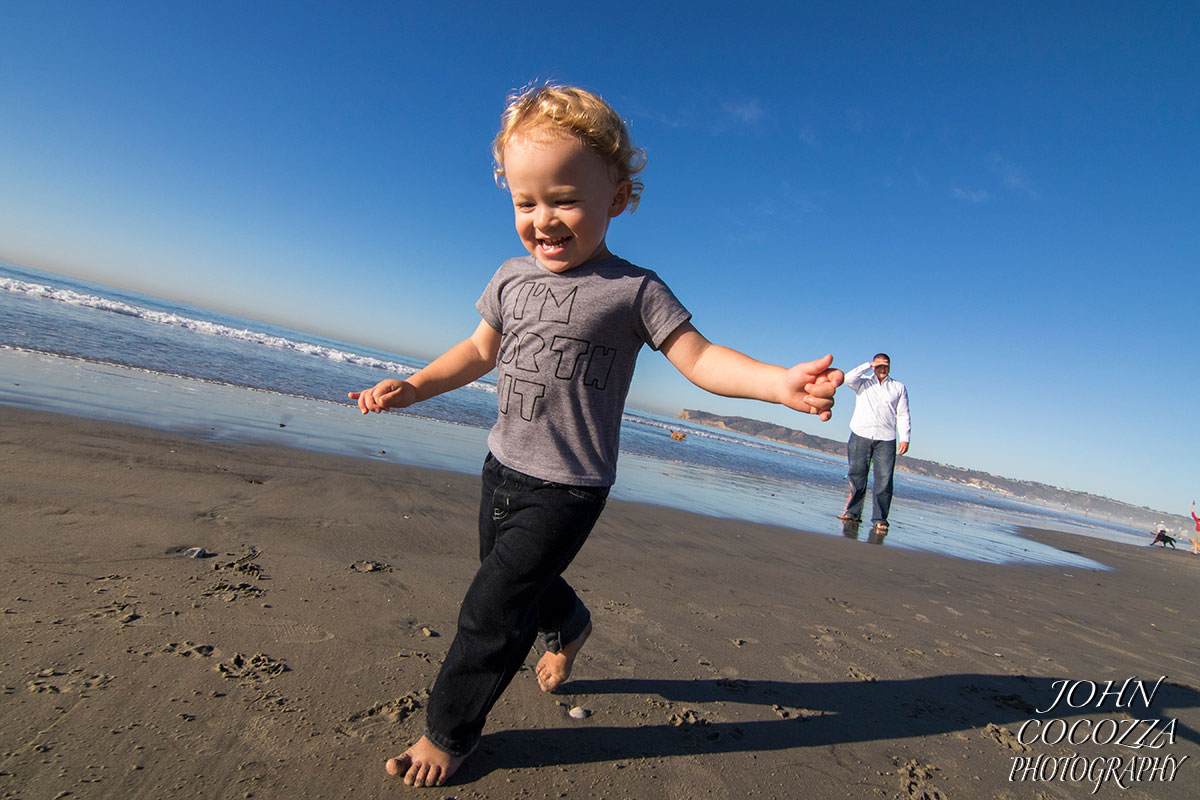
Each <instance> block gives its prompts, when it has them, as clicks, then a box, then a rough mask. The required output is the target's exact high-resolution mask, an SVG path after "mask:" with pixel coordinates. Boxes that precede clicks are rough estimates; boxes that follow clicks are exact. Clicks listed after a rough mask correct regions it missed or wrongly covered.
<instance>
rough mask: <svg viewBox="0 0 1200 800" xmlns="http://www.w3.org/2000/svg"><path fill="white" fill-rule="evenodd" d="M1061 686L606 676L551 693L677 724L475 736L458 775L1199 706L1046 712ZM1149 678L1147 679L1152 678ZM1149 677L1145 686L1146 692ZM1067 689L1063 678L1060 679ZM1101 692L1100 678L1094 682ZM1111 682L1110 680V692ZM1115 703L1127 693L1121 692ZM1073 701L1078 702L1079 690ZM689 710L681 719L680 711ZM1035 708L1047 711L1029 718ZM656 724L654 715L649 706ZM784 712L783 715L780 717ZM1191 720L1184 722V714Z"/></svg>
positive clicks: (1172, 698) (1164, 714) (1176, 698)
mask: <svg viewBox="0 0 1200 800" xmlns="http://www.w3.org/2000/svg"><path fill="white" fill-rule="evenodd" d="M1061 680H1063V679H1061V678H1027V677H1024V676H1013V675H979V674H968V675H941V676H936V677H929V678H914V679H911V680H881V681H871V682H865V681H846V682H839V683H787V682H782V681H745V680H730V679H717V680H694V681H680V680H656V679H611V680H595V681H588V680H582V681H573V682H571V683H569V684H567V685H566V687H564V689H565V690H566V691H564V692H562V693H561V694H563V695H565V696H568V697H570V696H574V700H575V701H577V702H582V703H584V704H585V705H586V700H585V699H584V698H585V697H587V696H593V697H594V696H597V695H628V696H629V704H630V707H631V708H636V709H640V708H646V707H648V706H647V704H646V700H647V699H653V698H662V699H664V700H668V701H671V702H672V703H676V704H680V705H679V706H678V707H676V708H675V709H674V710H675V711H677V712H679V713H680V715H682V716H680V717H678V718H677V719H675V720H673V721H672V722H667V721H666V720H664V723H663V724H651V725H635V726H624V727H604V726H602V725H598V724H595V722H592V723H584V724H579V725H573V726H571V727H560V728H554V729H546V730H507V731H498V732H496V733H489V734H487V735H485V736H484V738H483V741H482V743H481V748H480V753H479V754H477V756H476V757H475V758H473V759H472V760H471V761H470V762H468V764H466V765H465V767H464V770H463V772H464V773H468V774H466V775H463V778H466V779H471V778H478V777H480V776H481V775H483V774H486V773H488V772H490V771H492V770H494V769H514V768H520V767H533V766H560V765H571V764H588V763H595V762H602V761H619V760H622V759H635V758H655V757H666V756H681V755H706V754H724V753H739V752H766V751H775V750H786V749H790V748H803V747H814V746H823V745H834V744H845V743H851V742H864V741H879V740H887V739H899V738H908V737H914V736H936V735H939V734H944V733H950V732H954V731H968V730H975V729H979V728H984V727H986V726H987V725H988V724H989V723H994V724H996V725H1006V726H1013V727H1014V728H1015V727H1017V726H1019V725H1020V723H1022V722H1024V721H1025V720H1027V719H1031V718H1038V719H1041V720H1043V721H1045V720H1050V719H1056V718H1064V719H1065V718H1080V717H1088V718H1090V719H1093V720H1098V719H1099V718H1101V717H1105V716H1114V712H1116V714H1115V715H1117V716H1123V715H1124V714H1123V712H1125V711H1127V712H1128V715H1129V716H1130V717H1133V718H1136V719H1161V720H1162V721H1163V722H1162V723H1161V724H1160V725H1159V730H1161V728H1162V726H1163V725H1165V724H1166V723H1167V720H1168V719H1171V718H1176V717H1177V715H1178V712H1179V711H1180V710H1188V709H1196V708H1200V692H1197V691H1196V690H1195V689H1193V688H1190V687H1185V686H1180V685H1177V684H1171V683H1168V682H1167V681H1163V682H1162V684H1161V685H1160V686H1159V689H1158V691H1157V693H1156V694H1155V695H1154V698H1153V702H1152V704H1151V706H1150V707H1149V708H1147V707H1146V704H1145V703H1144V702H1143V700H1142V699H1141V696H1140V695H1136V696H1135V699H1134V700H1133V702H1132V703H1129V704H1127V705H1126V706H1124V707H1122V708H1121V709H1117V708H1116V707H1115V702H1114V699H1113V698H1112V697H1109V698H1108V700H1106V701H1105V703H1104V705H1103V707H1101V708H1096V706H1095V701H1093V702H1092V704H1091V705H1090V706H1089V707H1084V708H1072V707H1069V706H1068V704H1067V703H1066V702H1061V703H1059V704H1058V706H1057V707H1055V708H1053V709H1049V708H1048V707H1049V706H1051V705H1052V704H1053V703H1054V701H1055V698H1057V697H1058V696H1059V692H1060V689H1061V688H1062V685H1061V684H1059V683H1057V682H1058V681H1061ZM1154 680H1156V679H1154ZM1154 680H1147V681H1146V688H1147V690H1151V689H1153V688H1154ZM1072 682H1073V681H1072ZM1098 683H1099V687H1100V689H1101V690H1103V688H1104V683H1103V682H1098ZM1119 686H1120V682H1118V683H1117V688H1119ZM1125 696H1126V698H1129V697H1130V696H1133V693H1132V690H1131V691H1130V692H1127V693H1126V695H1125ZM1077 697H1080V698H1083V697H1086V695H1085V694H1080V695H1077ZM689 703H691V704H696V706H699V707H698V708H692V709H691V711H692V712H693V713H692V714H691V715H688V714H687V711H688V710H689V708H688V706H687V704H689ZM707 703H721V704H724V705H736V704H744V705H763V706H767V707H768V708H771V709H774V711H775V714H776V715H778V716H779V717H780V718H779V719H770V720H751V721H742V722H712V723H709V722H706V721H704V720H703V719H702V717H703V715H704V714H705V713H706V712H705V711H704V709H703V704H707ZM1037 709H1047V713H1044V714H1038V713H1037ZM661 713H662V714H663V716H664V717H666V715H667V713H668V712H667V711H666V710H661ZM785 715H786V716H785ZM1189 716H1191V715H1189ZM1175 737H1176V741H1181V740H1186V741H1191V742H1193V743H1197V744H1200V734H1198V733H1197V730H1196V729H1195V728H1194V727H1188V726H1187V725H1185V724H1184V723H1183V721H1182V720H1178V721H1177V725H1176V728H1175Z"/></svg>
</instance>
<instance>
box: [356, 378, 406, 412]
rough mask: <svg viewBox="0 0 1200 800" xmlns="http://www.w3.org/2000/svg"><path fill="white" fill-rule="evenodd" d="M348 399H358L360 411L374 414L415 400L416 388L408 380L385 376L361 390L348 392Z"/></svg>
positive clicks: (404, 406)
mask: <svg viewBox="0 0 1200 800" xmlns="http://www.w3.org/2000/svg"><path fill="white" fill-rule="evenodd" d="M350 399H351V400H357V401H358V407H359V409H360V410H361V411H362V413H364V414H366V413H367V412H368V411H374V412H375V413H376V414H378V413H380V412H382V411H387V410H388V409H389V408H406V407H408V406H411V405H412V404H413V403H415V402H417V390H416V389H415V388H414V387H413V385H412V384H411V383H409V382H408V381H398V380H396V379H395V378H387V379H386V380H382V381H380V382H379V383H377V384H375V385H374V386H372V387H371V388H370V389H365V390H363V391H361V392H350Z"/></svg>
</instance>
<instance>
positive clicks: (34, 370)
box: [0, 261, 1147, 569]
mask: <svg viewBox="0 0 1200 800" xmlns="http://www.w3.org/2000/svg"><path fill="white" fill-rule="evenodd" d="M424 363H425V362H423V361H421V360H420V359H416V358H412V357H410V356H406V355H403V354H399V353H391V352H387V351H383V350H378V349H375V348H371V347H367V346H364V345H361V344H352V343H349V342H342V341H337V340H334V339H330V338H327V337H323V336H319V335H317V334H313V333H306V332H303V331H297V330H290V329H287V328H283V327H279V326H277V325H271V324H268V323H265V322H259V321H256V320H251V319H245V318H241V317H236V316H232V315H229V314H223V313H221V312H217V311H212V310H209V309H204V308H199V307H196V306H190V305H187V304H183V303H178V302H172V301H169V300H164V299H162V298H157V297H151V296H148V295H143V294H138V293H135V292H131V291H127V290H123V289H117V288H113V287H109V286H102V285H99V284H95V283H90V282H88V281H83V280H80V279H76V278H69V277H64V276H62V275H55V274H52V273H48V272H43V271H39V270H33V269H29V268H25V267H20V266H17V265H14V264H9V263H7V262H3V261H0V404H5V405H13V406H23V407H30V408H40V409H44V410H48V411H56V412H61V413H67V414H73V415H76V416H85V417H93V418H101V419H109V420H113V421H118V422H129V423H134V424H139V425H146V426H150V427H157V428H162V429H167V430H175V431H182V432H186V433H190V434H193V435H197V436H201V437H204V438H208V439H214V440H239V441H261V442H269V443H276V444H283V445H288V446H293V447H302V448H307V449H313V450H320V451H325V452H335V453H341V454H346V455H353V456H359V457H364V458H376V459H386V460H391V461H396V462H401V463H405V464H414V465H418V466H429V467H437V468H441V469H450V470H455V471H459V472H468V473H474V472H477V471H478V469H479V466H480V464H481V462H482V460H483V457H484V455H485V454H486V452H487V445H486V438H487V428H488V427H489V426H490V425H491V424H492V422H493V421H494V420H495V416H496V390H495V383H494V381H491V380H489V379H488V378H484V379H482V380H480V381H478V382H476V383H473V384H471V385H469V386H466V387H463V388H462V389H459V390H457V391H454V392H451V393H448V394H446V395H443V396H441V397H438V398H434V399H433V400H430V401H428V402H426V403H422V404H419V405H417V406H414V407H411V408H409V409H405V410H404V411H402V412H389V413H388V414H385V415H369V416H367V417H363V416H362V415H361V414H359V412H358V409H357V407H355V406H353V405H351V404H350V403H349V401H348V400H347V399H346V393H347V392H348V391H350V390H354V389H360V388H364V387H367V386H371V385H374V384H375V383H377V382H378V381H379V380H381V379H383V378H384V377H389V376H399V377H403V376H405V375H411V374H412V373H413V372H415V371H416V370H418V369H420V368H421V367H422V366H424ZM672 431H679V432H683V433H686V434H687V438H686V439H684V440H683V441H681V442H677V441H675V440H673V439H672V438H671V437H670V433H671V432H672ZM846 488H847V482H846V466H845V463H844V461H843V460H842V459H839V458H833V457H831V456H826V455H824V454H821V453H815V452H812V451H808V450H804V449H801V448H797V447H791V446H788V445H782V444H775V443H772V442H768V441H765V440H762V439H756V438H753V437H749V436H743V435H741V434H736V433H730V432H726V431H720V430H716V429H712V428H706V427H704V426H700V425H695V424H692V423H687V422H683V421H680V420H676V419H671V418H667V417H662V416H659V415H656V414H651V413H648V412H642V411H638V410H636V409H627V412H626V414H625V417H624V420H623V424H622V434H621V461H620V465H619V468H618V478H617V483H616V485H615V486H614V487H613V493H612V496H613V497H616V498H621V499H625V500H633V501H638V502H645V503H652V504H657V505H664V506H669V507H673V508H681V509H686V510H689V511H695V512H698V513H703V514H708V515H711V516H717V517H725V518H730V519H742V520H749V521H754V522H765V523H770V524H775V525H782V526H786V527H792V528H798V529H805V530H813V531H818V532H824V533H828V534H830V535H835V536H843V535H845V534H844V532H843V529H842V526H841V524H840V523H839V522H837V521H836V520H835V519H834V517H835V515H836V514H837V513H838V512H839V511H840V510H841V508H842V506H843V504H844V501H845V494H846ZM895 491H896V498H895V500H894V502H893V506H892V513H891V531H890V532H889V534H888V535H887V537H886V538H885V539H884V540H883V541H882V542H878V541H875V540H872V539H870V537H868V536H866V527H867V526H864V529H863V533H862V538H861V539H860V540H859V541H860V543H861V544H862V545H863V546H871V545H874V544H882V545H883V546H887V547H900V548H906V549H915V550H929V551H936V552H941V553H945V554H948V555H952V556H957V557H961V558H968V559H972V560H978V561H986V562H991V563H996V564H1006V563H1033V564H1052V565H1058V566H1063V567H1071V568H1075V569H1102V568H1103V567H1101V565H1099V564H1097V563H1096V562H1094V561H1091V560H1090V559H1087V558H1085V557H1083V556H1081V555H1079V554H1077V553H1073V552H1069V551H1063V550H1058V549H1055V548H1051V547H1048V546H1045V545H1041V544H1038V543H1036V542H1032V541H1029V540H1028V539H1025V538H1022V537H1020V536H1019V535H1017V528H1018V527H1019V526H1022V525H1028V526H1032V527H1048V528H1055V529H1058V530H1066V531H1070V532H1073V533H1078V534H1081V535H1087V536H1096V537H1101V538H1105V539H1111V540H1117V541H1124V542H1128V543H1134V544H1144V543H1145V542H1146V541H1147V540H1146V537H1145V535H1144V534H1143V533H1142V532H1140V531H1133V530H1129V529H1127V528H1126V527H1123V526H1122V525H1121V524H1120V523H1119V522H1112V521H1107V520H1098V519H1091V518H1088V517H1087V516H1084V515H1082V514H1079V513H1075V512H1073V511H1072V510H1071V509H1069V508H1067V509H1064V508H1048V507H1041V506H1037V505H1033V504H1029V503H1024V502H1021V501H1018V500H1014V499H1013V498H1010V497H1006V496H1003V495H998V494H993V493H990V492H982V491H979V490H976V489H968V488H965V487H960V486H955V485H952V484H949V483H944V482H940V481H933V480H928V479H924V478H918V477H915V476H911V475H907V474H904V473H900V472H897V473H896V490H895ZM868 502H869V501H868ZM855 538H857V537H855Z"/></svg>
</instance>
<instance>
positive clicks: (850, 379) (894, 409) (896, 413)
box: [846, 361, 912, 442]
mask: <svg viewBox="0 0 1200 800" xmlns="http://www.w3.org/2000/svg"><path fill="white" fill-rule="evenodd" d="M846 385H847V386H849V387H850V388H851V389H853V390H854V394H855V395H857V398H856V399H855V401H854V415H853V416H851V417H850V430H851V431H852V432H854V433H856V434H858V435H859V436H861V437H863V438H864V439H878V440H880V441H889V440H892V439H896V438H899V440H900V441H902V442H909V441H912V440H911V439H910V438H909V434H910V433H911V432H912V431H911V428H910V422H909V418H908V390H907V389H905V388H904V384H903V383H901V382H900V381H898V380H894V379H893V378H892V377H891V376H888V377H887V378H884V379H883V380H882V381H880V380H879V379H878V378H876V377H875V368H874V367H873V366H871V362H870V361H868V362H867V363H865V364H862V365H860V366H857V367H855V368H854V369H852V370H850V371H849V372H847V373H846Z"/></svg>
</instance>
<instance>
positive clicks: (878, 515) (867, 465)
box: [846, 432, 896, 522]
mask: <svg viewBox="0 0 1200 800" xmlns="http://www.w3.org/2000/svg"><path fill="white" fill-rule="evenodd" d="M846 451H847V454H848V456H849V460H850V498H849V499H848V500H847V501H846V513H847V514H849V515H850V516H852V517H856V518H861V517H862V508H863V500H864V498H866V496H867V472H868V471H869V470H870V469H871V464H872V463H874V464H875V492H874V495H873V497H872V506H873V509H872V510H873V512H874V513H873V515H872V517H871V521H872V522H887V518H888V511H890V510H891V508H892V473H893V472H894V471H895V469H896V440H895V439H890V440H884V439H866V438H863V437H862V436H859V435H858V434H856V433H853V432H852V433H851V434H850V442H849V443H848V444H847V445H846Z"/></svg>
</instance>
